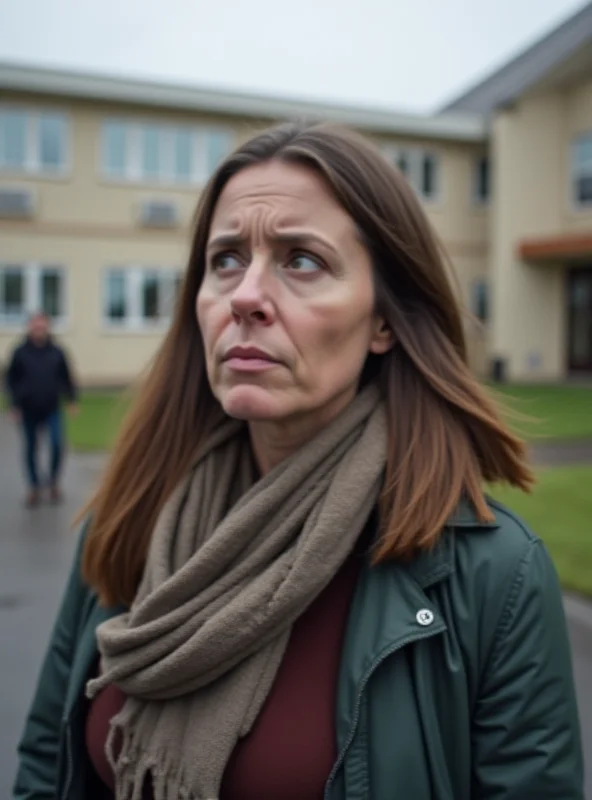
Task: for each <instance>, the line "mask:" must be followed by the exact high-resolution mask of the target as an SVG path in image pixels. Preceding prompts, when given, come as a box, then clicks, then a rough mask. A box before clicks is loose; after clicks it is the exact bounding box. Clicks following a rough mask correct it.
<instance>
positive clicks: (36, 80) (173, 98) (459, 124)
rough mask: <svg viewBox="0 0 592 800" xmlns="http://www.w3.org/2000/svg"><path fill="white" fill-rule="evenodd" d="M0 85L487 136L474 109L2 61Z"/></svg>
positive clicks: (416, 132) (383, 129)
mask: <svg viewBox="0 0 592 800" xmlns="http://www.w3.org/2000/svg"><path fill="white" fill-rule="evenodd" d="M0 89H5V90H11V91H15V92H18V91H21V92H31V93H39V94H48V95H57V96H62V97H64V96H65V97H73V98H79V99H96V100H103V101H107V102H109V101H110V102H116V103H117V102H121V103H126V104H132V105H148V106H153V107H156V108H177V109H184V110H201V111H208V112H213V113H220V114H227V115H232V116H247V117H259V118H264V119H278V118H295V117H304V118H310V119H311V120H327V121H331V122H339V123H342V124H345V125H351V126H354V127H357V128H361V129H365V130H372V131H375V132H377V133H397V134H402V135H409V136H417V137H426V138H433V139H449V140H457V141H469V142H479V141H484V140H485V139H486V138H487V127H486V122H485V119H484V118H483V117H482V116H481V115H477V114H472V113H468V114H467V113H460V114H459V113H449V114H437V115H427V114H426V115H421V114H409V113H399V112H395V111H389V110H386V109H376V108H370V107H363V106H357V107H356V106H348V105H337V104H333V103H329V102H328V103H323V102H321V101H308V100H296V99H294V100H292V99H286V98H279V97H273V96H265V95H257V94H251V93H247V92H245V93H243V92H239V91H229V90H217V89H212V88H205V87H199V86H191V85H189V84H180V83H179V84H177V83H168V82H161V81H152V80H145V79H140V78H124V77H116V76H113V75H106V74H101V73H86V72H78V71H74V70H68V69H58V68H44V67H42V66H34V65H31V64H19V63H16V62H2V61H0Z"/></svg>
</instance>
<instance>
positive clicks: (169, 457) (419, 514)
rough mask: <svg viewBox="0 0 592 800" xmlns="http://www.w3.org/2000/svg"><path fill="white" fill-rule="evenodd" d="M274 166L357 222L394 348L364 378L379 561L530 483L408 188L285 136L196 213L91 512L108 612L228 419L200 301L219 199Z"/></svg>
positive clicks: (258, 144)
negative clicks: (491, 492) (384, 459)
mask: <svg viewBox="0 0 592 800" xmlns="http://www.w3.org/2000/svg"><path fill="white" fill-rule="evenodd" d="M270 159H278V160H281V161H283V162H288V163H294V164H301V165H305V166H307V167H309V168H311V169H313V170H314V171H315V172H316V173H317V174H319V175H321V176H322V177H323V178H324V180H325V181H326V183H327V185H328V186H329V187H330V189H331V190H332V192H333V194H334V196H335V197H336V199H337V200H338V202H339V203H340V204H341V205H342V206H343V208H344V209H345V210H346V211H347V212H348V213H349V214H350V215H351V217H352V219H353V220H354V221H355V222H356V224H357V226H358V229H359V231H360V234H361V236H362V237H363V240H364V242H365V244H366V246H367V248H368V251H369V253H370V255H371V257H372V262H373V266H374V274H375V284H376V297H377V309H378V310H379V312H380V313H381V315H382V316H384V317H385V319H386V321H387V323H388V324H389V325H390V327H391V328H392V331H393V334H394V338H395V346H394V348H393V349H392V350H391V351H390V352H389V353H387V354H386V355H384V356H369V358H368V361H367V363H366V366H365V369H364V374H363V381H369V380H378V381H380V383H381V385H382V388H383V392H384V397H385V400H386V403H387V406H388V410H389V425H390V433H389V443H388V463H387V469H386V478H385V483H384V489H383V492H382V497H381V504H380V505H381V530H382V536H381V539H380V541H379V543H378V545H377V549H376V551H375V561H376V562H378V561H383V560H385V559H392V558H403V559H404V558H407V557H410V556H411V555H412V554H413V553H415V552H417V551H418V550H419V549H425V548H428V547H430V546H431V545H433V544H434V543H435V542H436V541H437V538H438V536H439V535H440V533H441V531H442V529H443V527H444V525H445V523H446V521H447V520H448V519H449V518H450V516H451V515H452V514H453V513H454V511H455V509H456V507H457V505H458V503H459V501H460V500H461V498H463V497H464V498H466V499H467V500H468V501H469V502H470V503H471V504H472V506H473V507H474V509H475V511H476V514H477V516H478V517H479V519H481V520H482V521H487V520H490V519H491V517H492V515H491V511H490V509H489V508H488V506H487V503H486V500H485V497H484V494H483V486H482V485H483V482H484V481H487V482H493V481H502V482H507V483H509V484H512V485H514V486H519V487H520V488H522V489H524V490H528V489H529V488H530V485H531V483H532V481H533V477H532V474H531V472H530V470H529V468H528V466H527V465H526V462H525V453H524V445H523V443H522V442H521V441H520V440H519V439H517V438H516V437H515V436H514V435H513V434H512V433H511V432H510V431H509V430H508V428H507V427H506V426H505V425H504V423H503V422H502V421H501V419H500V416H499V414H498V411H497V409H496V407H495V406H494V404H493V402H492V400H491V399H490V398H489V397H488V396H487V394H486V393H485V392H484V390H483V389H482V388H481V387H480V386H479V384H478V382H477V380H476V379H475V378H474V377H473V375H472V374H471V372H470V370H469V368H468V366H467V357H466V347H465V340H464V333H463V324H462V319H461V313H460V309H459V306H458V303H457V300H456V299H455V296H454V292H453V290H452V288H451V285H450V282H449V277H448V275H447V267H446V259H445V256H444V253H443V251H442V248H441V247H440V245H439V243H438V240H437V238H436V236H435V234H434V232H433V231H432V228H431V226H430V224H429V222H428V220H427V219H426V216H425V213H424V212H423V210H422V208H421V205H420V203H419V202H418V200H417V199H416V197H415V195H414V193H413V191H412V190H411V189H410V188H409V186H408V185H407V183H406V181H405V179H404V178H403V177H402V176H401V175H400V174H399V173H398V172H397V170H396V169H395V168H394V167H391V166H389V165H388V164H387V163H386V162H385V160H384V159H383V158H382V157H381V156H380V154H379V153H378V151H377V150H375V148H374V147H373V146H372V145H371V144H370V143H368V142H367V141H366V140H365V139H363V138H362V137H360V136H358V135H357V134H355V133H352V132H351V131H349V130H347V129H342V128H339V127H335V126H331V125H298V124H292V123H290V124H285V125H280V126H277V127H275V128H272V129H270V130H267V131H265V132H263V133H261V134H259V135H256V136H255V137H253V138H252V139H251V140H250V141H248V142H247V143H246V144H244V145H242V146H241V147H240V148H239V149H238V150H237V151H236V152H235V153H234V154H233V155H231V156H230V157H229V158H228V159H227V160H226V161H225V162H224V163H223V164H222V165H221V166H220V168H219V169H218V170H217V172H216V173H215V174H214V175H213V177H212V178H211V180H210V182H209V184H208V185H207V187H206V189H205V191H204V193H203V195H202V197H201V200H200V203H199V205H198V209H197V216H196V224H195V232H194V236H193V244H192V248H191V254H190V258H189V266H188V269H187V274H186V278H185V282H184V286H183V289H182V293H181V297H180V300H179V303H178V307H177V310H176V314H175V317H174V320H173V323H172V326H171V328H170V330H169V332H168V335H167V336H166V338H165V340H164V342H163V344H162V347H161V348H160V351H159V353H158V355H157V357H156V360H155V363H154V364H153V366H152V368H151V369H150V371H149V373H148V375H147V377H146V379H145V381H144V384H143V386H142V389H141V392H140V393H139V396H138V398H137V400H136V402H135V405H134V407H133V408H132V410H131V411H130V413H129V415H128V418H127V420H126V422H125V424H124V426H123V429H122V431H121V433H120V436H119V439H118V441H117V443H116V446H115V449H114V453H113V456H112V459H111V462H110V466H109V468H108V470H107V473H106V475H105V477H104V480H103V482H102V484H101V486H100V487H99V489H98V492H97V493H96V495H95V496H94V498H93V499H92V501H91V502H90V504H89V506H88V508H87V509H86V511H89V512H90V517H91V518H90V523H89V533H88V538H87V540H86V544H85V548H84V556H83V573H84V577H85V579H86V580H87V581H88V582H89V584H90V585H92V586H93V587H95V588H96V589H97V591H98V592H99V595H100V598H101V600H102V602H103V603H106V604H112V603H118V602H119V603H124V604H129V603H130V602H131V601H132V599H133V597H134V595H135V592H136V590H137V586H138V583H139V581H140V578H141V575H142V571H143V567H144V563H145V559H146V554H147V549H148V545H149V541H150V536H151V533H152V530H153V528H154V525H155V522H156V518H157V516H158V514H159V512H160V510H161V509H162V507H163V504H164V503H165V501H166V499H167V498H168V496H169V495H170V494H171V492H172V491H173V489H174V488H175V486H176V485H177V483H178V482H179V481H180V480H181V478H182V477H183V475H184V474H185V473H186V471H187V469H188V468H189V466H190V462H191V459H192V456H193V454H194V453H195V450H196V447H197V446H198V444H199V441H200V437H201V436H202V435H203V434H204V432H206V431H208V430H210V429H211V428H212V427H213V426H215V425H217V424H218V423H219V422H220V420H221V419H222V418H223V412H222V410H221V407H220V405H219V404H218V402H217V401H216V400H215V398H214V396H213V394H212V392H211V390H210V387H209V384H208V379H207V375H206V369H205V358H204V350H203V344H202V339H201V335H200V331H199V329H198V325H197V321H196V313H195V303H196V297H197V293H198V290H199V288H200V284H201V281H202V277H203V274H204V266H205V265H204V254H205V249H206V242H207V238H208V234H209V228H210V223H211V219H212V215H213V212H214V209H215V206H216V203H217V201H218V198H219V196H220V193H221V191H222V189H223V188H224V186H225V185H226V183H227V182H228V181H229V180H230V179H231V178H232V177H233V176H234V175H236V174H237V172H239V171H240V170H242V169H244V168H246V167H249V166H251V165H254V164H259V163H262V162H265V161H269V160H270Z"/></svg>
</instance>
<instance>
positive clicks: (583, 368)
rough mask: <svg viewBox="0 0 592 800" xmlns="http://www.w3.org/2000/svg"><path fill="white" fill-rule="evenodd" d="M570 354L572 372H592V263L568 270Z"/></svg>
mask: <svg viewBox="0 0 592 800" xmlns="http://www.w3.org/2000/svg"><path fill="white" fill-rule="evenodd" d="M567 302H568V355H567V362H568V368H569V370H570V372H592V266H586V267H577V268H574V269H571V270H570V271H569V273H568V286H567Z"/></svg>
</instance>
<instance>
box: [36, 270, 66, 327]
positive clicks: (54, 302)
mask: <svg viewBox="0 0 592 800" xmlns="http://www.w3.org/2000/svg"><path fill="white" fill-rule="evenodd" d="M62 281H63V277H62V274H61V272H59V271H58V270H44V271H43V272H42V273H41V308H42V310H43V311H44V312H45V313H46V314H47V315H48V316H49V317H52V318H53V319H56V318H57V317H61V316H62V314H63V313H64V309H63V299H62V298H63V294H62Z"/></svg>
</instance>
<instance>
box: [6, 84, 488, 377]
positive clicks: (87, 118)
mask: <svg viewBox="0 0 592 800" xmlns="http://www.w3.org/2000/svg"><path fill="white" fill-rule="evenodd" d="M14 102H15V103H17V102H20V103H21V104H22V105H24V106H25V107H27V106H28V107H31V108H33V109H39V108H42V107H44V106H47V107H48V108H52V109H60V110H62V111H65V112H66V113H67V114H68V115H69V117H70V119H71V137H72V138H71V159H72V164H73V169H72V170H71V172H70V173H69V174H67V175H66V176H63V177H61V178H56V179H47V178H39V177H34V176H26V175H16V174H15V175H11V174H7V173H6V172H4V171H3V172H2V173H1V174H0V186H14V185H22V184H27V185H32V186H34V188H35V191H36V195H37V198H38V211H37V214H36V217H35V219H34V220H33V221H31V222H25V223H23V222H19V223H15V222H10V221H7V220H0V248H1V251H0V260H2V261H7V260H10V261H14V262H16V263H26V262H30V261H39V262H41V263H52V264H59V265H62V266H63V267H64V269H65V272H66V276H67V292H68V312H69V316H68V320H67V324H66V326H65V328H64V330H63V331H58V333H59V335H60V337H61V338H62V340H63V342H64V344H65V345H66V347H67V348H68V350H69V351H70V352H71V354H72V356H73V359H74V361H75V364H76V368H77V371H78V373H79V375H80V378H81V380H82V381H83V382H84V383H86V384H101V383H122V382H126V381H128V380H129V379H130V378H133V377H134V376H135V375H137V373H138V371H139V370H141V369H142V368H143V367H144V366H145V365H146V363H147V362H148V361H149V359H150V358H151V357H152V356H153V355H154V353H155V351H156V349H157V347H158V345H159V343H160V341H161V340H162V335H163V330H159V331H151V332H146V331H141V332H128V331H118V332H114V331H107V330H105V329H104V327H103V324H102V319H101V314H102V301H103V297H102V275H103V270H104V269H105V268H106V267H108V266H126V265H129V266H132V265H138V266H159V267H163V268H166V267H170V268H171V269H173V268H176V269H178V268H182V267H183V266H184V265H185V262H186V256H187V251H188V240H189V230H190V228H189V226H190V221H191V218H192V215H193V212H194V209H195V205H196V202H197V198H198V195H199V191H200V187H189V188H179V187H178V186H175V187H168V186H162V185H161V184H155V185H153V186H150V185H146V184H144V183H142V184H138V185H133V184H130V183H115V182H112V181H108V180H106V179H104V178H103V177H102V176H101V174H100V169H99V166H100V162H99V152H100V151H99V148H100V130H101V122H102V121H103V120H104V119H105V118H106V117H109V116H117V117H121V118H126V117H127V118H130V119H133V120H134V121H137V122H142V121H145V122H153V121H157V122H169V123H172V124H175V123H187V122H189V123H194V124H199V123H200V122H205V123H212V124H228V121H227V120H224V119H222V118H216V117H212V116H207V115H199V114H195V113H182V112H173V111H170V112H168V111H162V112H160V111H159V112H155V111H154V110H151V109H145V110H142V109H133V110H132V109H126V108H121V107H120V106H116V105H107V104H100V103H88V102H71V103H69V104H67V103H64V102H63V101H60V100H56V101H51V100H48V99H47V98H42V97H40V98H27V99H22V100H21V101H19V100H18V98H15V99H14ZM267 124H269V121H265V120H246V119H240V118H237V119H236V120H234V121H233V123H232V125H233V127H234V129H235V131H236V139H237V142H238V141H240V140H243V139H245V138H247V137H248V136H249V135H251V134H252V133H253V132H254V131H256V130H258V129H260V128H261V127H264V126H265V125H267ZM377 140H379V141H380V140H382V141H384V137H377ZM389 141H395V140H393V139H392V138H390V139H389ZM400 144H401V145H403V146H404V145H413V146H417V145H420V146H425V147H426V148H428V149H430V150H431V151H433V152H435V153H436V154H438V156H439V158H440V169H441V181H442V190H443V191H442V194H441V197H440V198H439V200H438V202H435V203H428V204H426V206H425V207H426V211H427V214H428V217H429V218H430V220H431V221H432V223H433V225H434V227H435V229H436V231H437V233H438V234H439V236H440V238H441V239H442V241H443V243H444V245H445V247H446V249H447V251H448V252H449V254H450V257H451V260H452V263H453V265H454V269H455V272H456V274H457V276H458V280H459V287H460V293H461V296H462V298H463V300H464V301H465V302H466V303H468V302H469V296H470V288H471V284H472V281H473V280H475V279H476V278H482V277H484V276H485V274H486V269H487V230H488V210H487V209H484V208H479V207H478V206H476V205H475V204H474V203H473V198H472V195H471V187H472V168H473V162H474V160H475V159H476V158H477V156H478V155H479V153H480V152H481V151H480V148H479V147H478V146H476V145H464V144H456V143H454V142H452V143H442V142H433V141H432V142H430V141H420V140H409V139H401V140H400ZM165 197H166V198H168V199H171V200H173V201H174V202H175V203H176V205H177V208H178V209H179V211H180V215H181V225H180V226H179V228H178V229H176V230H172V231H156V230H148V229H143V228H141V227H140V226H139V225H138V222H137V215H138V210H139V206H140V203H141V202H142V201H143V200H146V199H158V198H165ZM467 330H468V338H469V344H470V350H471V353H472V354H473V358H474V363H475V366H476V368H477V369H478V370H479V371H482V370H483V366H484V363H485V347H486V335H485V333H484V332H483V331H482V330H481V328H480V326H475V325H474V324H473V323H468V328H467ZM21 335H22V332H21V331H14V329H8V330H6V329H2V328H0V362H3V361H5V360H6V357H7V354H8V352H9V350H10V349H11V347H12V346H13V345H14V343H15V341H16V340H17V339H18V338H19V337H20V336H21Z"/></svg>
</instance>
